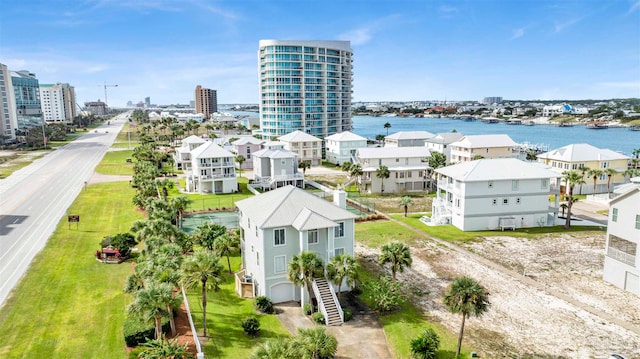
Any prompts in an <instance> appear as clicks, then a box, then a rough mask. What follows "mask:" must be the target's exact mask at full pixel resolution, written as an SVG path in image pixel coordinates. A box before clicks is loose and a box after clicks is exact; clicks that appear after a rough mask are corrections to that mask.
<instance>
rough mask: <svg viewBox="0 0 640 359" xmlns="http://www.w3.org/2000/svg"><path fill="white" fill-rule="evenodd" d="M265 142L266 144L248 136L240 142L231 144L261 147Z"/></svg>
mask: <svg viewBox="0 0 640 359" xmlns="http://www.w3.org/2000/svg"><path fill="white" fill-rule="evenodd" d="M263 142H264V141H263V140H259V139H257V138H255V137H253V136H246V137H242V138H240V139H239V140H236V141H233V142H231V144H232V145H234V146H239V145H246V144H248V143H249V144H252V145H260V144H262V143H263Z"/></svg>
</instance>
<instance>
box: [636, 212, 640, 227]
mask: <svg viewBox="0 0 640 359" xmlns="http://www.w3.org/2000/svg"><path fill="white" fill-rule="evenodd" d="M636 229H640V214H636Z"/></svg>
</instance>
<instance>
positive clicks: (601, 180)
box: [538, 143, 631, 194]
mask: <svg viewBox="0 0 640 359" xmlns="http://www.w3.org/2000/svg"><path fill="white" fill-rule="evenodd" d="M630 160H631V158H630V157H629V156H625V155H623V154H620V153H618V152H614V151H612V150H609V149H600V148H597V147H594V146H591V145H589V144H587V143H578V144H572V145H567V146H564V147H560V148H558V149H555V150H551V151H549V152H546V153H543V154H540V155H538V162H541V163H544V164H546V165H548V166H550V167H551V170H553V171H556V172H558V173H563V172H566V171H571V170H574V171H577V172H578V173H580V174H583V175H584V177H583V178H584V181H585V183H584V184H583V185H582V186H576V187H575V188H574V189H573V193H574V194H593V193H608V192H610V191H611V190H612V189H613V187H614V186H615V185H616V184H620V183H624V181H625V176H624V172H625V171H626V170H627V168H628V166H629V161H630ZM585 168H586V169H585ZM609 169H613V172H612V173H611V177H609V173H608V172H611V171H610V170H609ZM593 171H596V172H595V173H594V172H593ZM594 175H595V176H596V181H595V185H594V181H593V176H594Z"/></svg>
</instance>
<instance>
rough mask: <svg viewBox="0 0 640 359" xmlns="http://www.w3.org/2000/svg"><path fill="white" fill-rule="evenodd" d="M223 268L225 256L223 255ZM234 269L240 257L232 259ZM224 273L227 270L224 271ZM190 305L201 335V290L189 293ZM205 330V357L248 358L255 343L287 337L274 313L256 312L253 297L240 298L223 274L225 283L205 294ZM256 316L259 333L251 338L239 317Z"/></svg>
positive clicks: (238, 264)
mask: <svg viewBox="0 0 640 359" xmlns="http://www.w3.org/2000/svg"><path fill="white" fill-rule="evenodd" d="M222 261H223V262H224V265H225V268H227V267H226V258H223V259H222ZM231 266H232V269H233V270H234V271H237V270H238V269H239V268H240V257H239V256H236V257H232V258H231ZM225 273H226V272H225ZM187 297H188V298H189V306H190V308H191V313H192V315H193V317H194V322H195V326H196V330H197V331H198V332H199V333H201V334H202V299H201V297H200V290H199V289H193V290H191V291H189V292H188V294H187ZM207 299H208V301H207V331H208V334H209V337H210V338H209V340H208V341H206V342H204V343H203V351H204V353H205V355H206V357H208V358H232V359H237V358H248V357H249V356H250V355H251V353H252V352H253V351H254V350H255V348H256V347H257V345H259V344H260V343H262V342H264V341H266V340H267V339H272V338H276V337H283V336H289V332H288V331H287V330H286V329H285V328H284V327H283V326H282V324H280V321H279V320H278V318H277V317H276V316H275V315H273V314H272V315H264V314H257V313H256V311H255V310H253V300H250V299H242V298H240V297H239V296H238V295H237V294H236V293H235V291H234V281H233V276H232V275H230V274H226V276H225V283H224V284H223V285H222V286H221V288H220V291H218V292H209V293H208V294H207ZM250 316H255V317H257V318H259V319H260V336H259V337H257V338H251V337H249V336H247V335H246V334H245V333H244V331H243V329H242V325H241V322H242V319H244V318H246V317H250Z"/></svg>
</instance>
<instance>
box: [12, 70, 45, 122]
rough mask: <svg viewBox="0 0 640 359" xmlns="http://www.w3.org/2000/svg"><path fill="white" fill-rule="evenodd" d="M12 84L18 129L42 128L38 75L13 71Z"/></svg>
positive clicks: (23, 71)
mask: <svg viewBox="0 0 640 359" xmlns="http://www.w3.org/2000/svg"><path fill="white" fill-rule="evenodd" d="M11 84H12V85H13V94H14V96H15V101H16V102H15V103H16V114H17V120H18V121H17V124H18V129H19V130H21V129H24V128H31V127H36V126H42V124H43V119H42V108H41V107H40V84H39V83H38V79H37V78H36V74H34V73H32V72H29V71H26V70H22V71H11Z"/></svg>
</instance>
